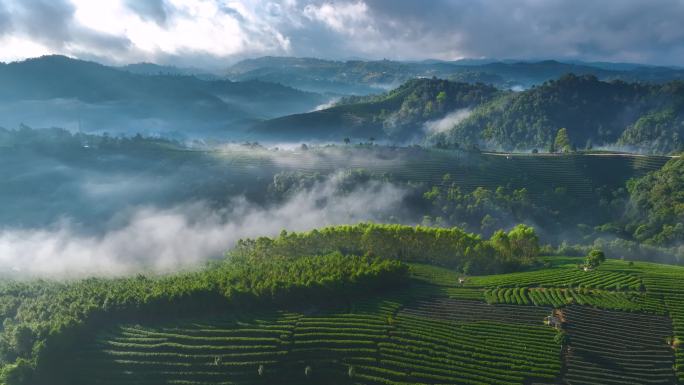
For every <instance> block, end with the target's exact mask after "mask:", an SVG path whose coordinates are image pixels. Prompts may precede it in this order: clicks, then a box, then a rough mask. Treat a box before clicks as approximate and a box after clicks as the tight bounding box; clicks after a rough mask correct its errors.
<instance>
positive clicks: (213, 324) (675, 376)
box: [18, 235, 684, 385]
mask: <svg viewBox="0 0 684 385" xmlns="http://www.w3.org/2000/svg"><path fill="white" fill-rule="evenodd" d="M290 236H291V237H292V236H293V235H290ZM305 238H306V236H305ZM305 238H304V239H305ZM543 261H544V263H545V267H539V268H534V269H532V270H529V271H524V272H516V273H508V274H499V275H486V276H471V277H465V279H463V278H464V276H463V275H462V274H460V273H458V272H456V271H453V270H449V269H446V268H443V267H436V266H433V265H429V264H418V263H412V264H410V267H409V269H410V277H409V281H410V286H408V287H404V288H395V289H393V290H389V291H384V292H383V291H380V292H373V293H372V294H371V293H366V294H365V295H360V296H356V297H355V296H352V297H347V298H344V297H342V298H339V299H336V300H330V301H327V303H325V304H322V303H320V302H319V303H313V302H308V301H305V300H300V301H298V302H296V303H294V304H291V305H285V306H283V305H280V306H276V307H271V306H257V307H254V306H250V305H248V304H244V305H242V306H237V307H235V306H228V305H226V308H225V310H221V309H220V308H218V309H217V308H212V309H207V310H206V312H205V314H202V312H201V311H198V310H195V312H194V314H192V315H179V316H176V317H174V316H169V315H166V316H164V317H154V316H153V315H151V314H147V315H145V316H139V317H137V318H135V320H133V319H132V320H128V321H125V320H124V321H121V322H116V321H111V320H110V321H105V320H101V321H98V322H97V323H96V324H94V325H92V326H91V327H89V328H84V329H82V331H81V332H80V333H79V334H71V335H70V337H71V338H72V339H71V340H70V341H71V342H69V343H68V344H65V345H63V347H60V348H57V350H53V351H52V354H53V355H52V356H50V357H49V360H48V358H47V357H46V359H45V361H44V362H45V364H44V366H43V367H41V366H40V365H39V366H38V372H37V373H38V375H39V378H50V379H51V381H52V383H54V384H62V383H64V384H177V383H182V384H255V383H273V382H274V381H277V382H278V383H281V384H301V383H312V384H321V385H322V384H385V385H400V384H401V385H408V384H445V383H448V384H500V385H504V384H506V385H513V384H575V383H582V384H606V385H611V384H645V383H649V384H677V383H682V381H684V372H682V363H683V361H682V360H684V355H682V354H681V351H680V349H681V347H680V344H681V342H680V341H681V338H682V320H683V319H682V314H681V311H680V310H681V303H682V298H683V297H682V293H684V287H683V286H682V285H681V277H682V274H684V270H682V268H681V267H673V266H665V265H656V264H650V263H640V262H639V263H628V262H625V261H619V260H608V261H606V262H605V263H604V264H602V265H601V266H600V267H598V268H597V269H595V270H592V271H588V272H587V271H583V270H582V269H580V268H578V267H577V264H579V263H581V259H579V258H565V257H547V258H543ZM388 287H390V286H388ZM144 309H145V307H143V309H142V312H143V313H142V314H146V313H145V310H144ZM75 341H78V342H75ZM64 349H66V350H64ZM57 352H59V354H58V355H55V354H56V353H57ZM48 363H49V365H48ZM18 383H19V382H18Z"/></svg>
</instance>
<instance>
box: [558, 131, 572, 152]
mask: <svg viewBox="0 0 684 385" xmlns="http://www.w3.org/2000/svg"><path fill="white" fill-rule="evenodd" d="M554 147H555V148H556V151H560V152H570V151H572V143H571V142H570V137H569V136H568V130H566V129H565V128H561V129H560V130H558V132H557V133H556V140H555V141H554Z"/></svg>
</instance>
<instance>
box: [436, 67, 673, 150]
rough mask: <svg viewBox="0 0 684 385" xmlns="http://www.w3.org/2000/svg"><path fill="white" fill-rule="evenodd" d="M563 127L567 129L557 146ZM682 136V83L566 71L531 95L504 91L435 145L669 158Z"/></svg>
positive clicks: (526, 92) (536, 89)
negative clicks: (628, 149) (620, 148)
mask: <svg viewBox="0 0 684 385" xmlns="http://www.w3.org/2000/svg"><path fill="white" fill-rule="evenodd" d="M563 127H565V128H566V131H565V132H564V133H563V140H561V142H558V141H557V140H556V139H557V133H558V132H559V129H560V128H563ZM565 134H567V135H565ZM682 138H684V83H682V82H681V81H673V82H671V83H667V84H662V85H660V84H647V83H625V82H622V81H612V82H603V81H599V80H598V79H597V78H596V77H594V76H592V75H583V76H576V75H572V74H568V75H565V76H563V77H561V78H560V79H558V80H553V81H549V82H546V83H544V84H543V85H541V86H539V87H533V88H531V89H530V90H527V91H523V92H518V93H514V92H511V93H506V94H502V95H500V96H499V97H498V98H496V99H495V100H492V101H491V102H488V103H485V104H483V105H481V106H480V107H478V108H477V109H476V110H475V111H474V112H473V114H472V115H471V116H470V117H468V118H467V119H466V120H464V121H463V122H461V123H460V124H458V125H456V126H455V127H454V128H453V129H452V130H451V131H450V132H448V133H447V134H446V135H445V136H444V137H442V136H440V137H439V138H437V139H435V140H436V141H447V142H451V143H456V144H459V145H461V146H462V147H463V146H466V145H470V144H482V143H485V144H486V145H487V146H489V147H493V148H504V149H508V150H523V149H529V148H539V149H541V148H544V149H546V148H555V150H556V151H564V150H565V149H566V148H567V147H569V148H572V147H576V148H578V149H581V148H587V147H593V145H595V144H597V145H608V144H615V143H619V144H622V145H629V146H633V147H636V148H640V149H642V150H646V151H654V152H666V153H667V152H672V151H680V150H681V149H682V146H683V145H684V142H682ZM559 146H561V147H562V148H559Z"/></svg>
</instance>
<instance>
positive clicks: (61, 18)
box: [8, 0, 75, 46]
mask: <svg viewBox="0 0 684 385" xmlns="http://www.w3.org/2000/svg"><path fill="white" fill-rule="evenodd" d="M8 3H9V5H10V7H8V8H9V9H10V10H11V18H12V25H13V29H14V30H16V31H18V32H21V33H24V34H26V35H28V36H30V37H31V38H32V39H34V40H37V41H39V42H41V43H44V44H47V45H50V46H60V45H62V43H63V42H65V41H68V40H70V39H71V36H70V34H71V33H70V25H71V23H72V19H73V15H74V10H75V8H74V6H73V4H71V3H70V2H69V1H67V0H22V1H15V2H8Z"/></svg>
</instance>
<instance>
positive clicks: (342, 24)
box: [304, 1, 374, 36]
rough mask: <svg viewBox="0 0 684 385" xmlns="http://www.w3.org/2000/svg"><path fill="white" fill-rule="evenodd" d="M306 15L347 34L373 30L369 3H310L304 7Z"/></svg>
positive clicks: (352, 34)
mask: <svg viewBox="0 0 684 385" xmlns="http://www.w3.org/2000/svg"><path fill="white" fill-rule="evenodd" d="M304 16H305V17H307V18H308V19H310V20H317V21H320V22H323V23H324V24H325V25H327V26H328V27H329V28H331V29H333V30H334V31H336V32H339V33H343V34H346V35H351V36H354V35H358V34H359V33H361V32H364V31H365V32H373V31H374V30H373V27H372V23H373V20H372V18H371V16H370V15H369V10H368V5H366V3H364V2H362V1H359V2H356V3H338V4H333V3H324V4H321V5H313V4H309V5H307V6H306V7H304Z"/></svg>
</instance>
